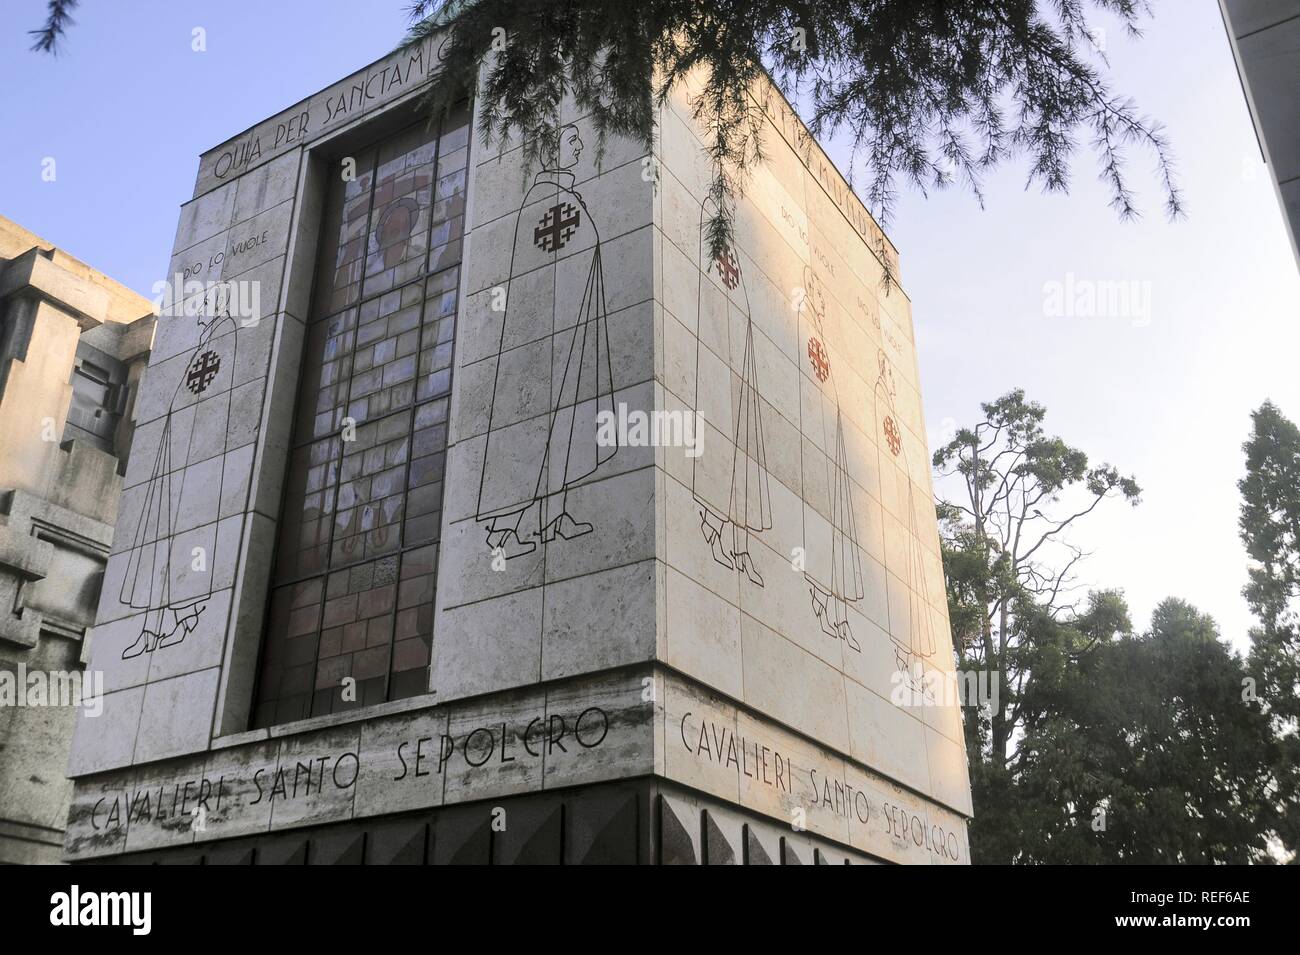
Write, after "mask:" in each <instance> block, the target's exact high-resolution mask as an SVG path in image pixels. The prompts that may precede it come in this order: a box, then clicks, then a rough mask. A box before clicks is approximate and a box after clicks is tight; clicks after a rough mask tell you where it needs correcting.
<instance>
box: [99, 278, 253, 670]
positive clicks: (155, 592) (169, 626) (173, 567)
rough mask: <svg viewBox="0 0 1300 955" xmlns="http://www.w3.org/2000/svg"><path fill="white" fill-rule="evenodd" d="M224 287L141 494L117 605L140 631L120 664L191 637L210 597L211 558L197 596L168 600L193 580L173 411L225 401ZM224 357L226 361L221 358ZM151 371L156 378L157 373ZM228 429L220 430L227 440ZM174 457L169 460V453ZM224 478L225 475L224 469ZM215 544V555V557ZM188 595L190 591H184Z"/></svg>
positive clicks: (205, 317)
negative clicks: (182, 532) (130, 613)
mask: <svg viewBox="0 0 1300 955" xmlns="http://www.w3.org/2000/svg"><path fill="white" fill-rule="evenodd" d="M230 294H231V289H230V286H229V285H228V284H218V285H215V286H212V287H211V288H209V289H208V290H207V292H206V293H205V294H204V297H203V299H202V302H201V303H200V304H199V306H198V308H199V315H198V325H199V341H198V344H197V345H195V346H194V348H193V350H192V351H191V352H190V353H189V358H188V360H187V361H186V363H185V368H184V371H182V372H181V376H180V380H179V381H178V382H177V383H176V390H175V391H174V392H173V393H172V396H171V399H170V401H169V402H168V405H167V413H166V414H165V415H164V416H163V419H162V430H161V432H160V433H159V436H158V448H157V450H156V451H155V453H154V461H153V468H152V470H151V472H150V476H149V480H148V482H147V484H146V485H145V489H144V502H143V504H142V505H141V508H140V516H139V518H138V520H137V522H136V526H135V529H134V531H133V534H132V537H131V546H130V549H129V550H128V551H127V562H126V571H125V573H124V575H123V578H122V589H121V591H120V594H119V599H120V600H121V601H122V603H123V604H125V605H127V606H129V607H131V608H133V609H136V610H143V611H145V612H144V614H143V616H142V617H141V622H140V633H139V635H138V636H137V637H136V639H135V641H134V642H133V643H131V644H130V645H129V646H128V647H127V648H126V649H124V650H123V651H122V659H123V660H129V659H131V658H133V657H138V656H140V655H141V654H142V653H153V651H155V650H160V649H162V648H164V647H170V646H175V645H176V644H178V643H180V642H181V641H183V640H184V639H185V637H186V636H188V635H189V634H190V633H192V632H193V630H194V628H195V627H196V626H198V622H199V616H200V615H201V614H202V613H203V611H204V609H205V608H206V606H207V603H208V601H209V600H210V599H211V597H212V578H211V569H212V567H214V566H215V563H214V562H215V559H216V554H215V552H214V553H209V554H205V555H203V564H202V566H203V568H204V569H203V570H202V571H201V573H202V574H203V577H202V578H200V579H201V580H202V584H201V586H200V587H199V588H198V590H199V592H197V593H192V592H186V593H182V594H173V592H172V588H173V586H174V585H175V584H176V583H177V582H178V581H179V580H182V579H193V575H194V573H195V572H196V568H195V566H194V561H195V560H196V559H197V557H196V556H195V555H192V554H190V553H181V552H179V551H174V547H173V545H174V536H175V534H176V532H177V521H178V518H179V514H178V513H177V506H178V503H179V497H180V491H181V487H182V482H183V479H184V476H185V467H186V462H187V460H188V458H189V456H190V451H191V444H192V442H193V436H192V434H191V435H188V436H186V437H185V440H184V442H183V443H180V442H177V441H176V440H175V435H174V434H173V428H172V425H173V421H174V420H175V418H176V415H177V413H178V412H180V411H181V410H183V409H185V408H190V407H193V408H194V409H195V415H194V416H193V418H191V428H193V422H194V421H196V420H197V418H198V408H199V406H200V405H201V404H202V403H204V402H206V401H210V400H228V395H229V392H230V390H231V386H232V382H233V380H234V373H233V368H232V367H231V366H233V363H234V361H233V352H234V350H233V349H230V350H229V351H226V349H223V348H219V347H217V340H218V339H220V338H222V337H224V336H226V335H227V334H233V333H236V332H237V329H238V326H237V323H236V322H235V320H234V319H233V318H232V317H231V316H230V311H229V306H230ZM223 351H224V352H226V357H224V358H223V355H222V352H223ZM155 373H156V372H155ZM225 435H226V427H225V426H223V427H222V428H221V439H222V442H223V447H222V450H223V451H224V441H225ZM174 453H175V454H176V455H177V457H176V458H173V454H174ZM223 478H224V470H223ZM205 491H206V492H207V493H211V494H215V495H216V497H217V500H220V499H221V491H222V486H221V483H220V482H218V484H217V486H216V487H213V488H206V489H205ZM215 548H216V541H215V537H214V540H213V545H212V549H213V550H214V551H215ZM187 589H188V588H187Z"/></svg>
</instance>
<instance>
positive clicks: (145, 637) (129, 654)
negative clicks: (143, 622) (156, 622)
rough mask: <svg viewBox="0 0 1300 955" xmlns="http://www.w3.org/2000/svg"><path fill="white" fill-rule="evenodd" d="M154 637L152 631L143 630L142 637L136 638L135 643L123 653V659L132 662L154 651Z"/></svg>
mask: <svg viewBox="0 0 1300 955" xmlns="http://www.w3.org/2000/svg"><path fill="white" fill-rule="evenodd" d="M154 637H155V634H154V632H153V631H152V630H147V629H141V631H140V636H138V637H136V638H135V643H133V644H131V645H130V646H129V647H127V648H126V649H125V650H123V651H122V659H123V660H131V659H133V658H135V657H138V656H139V655H140V654H142V653H146V652H148V651H149V650H151V649H153V647H152V644H153V639H154Z"/></svg>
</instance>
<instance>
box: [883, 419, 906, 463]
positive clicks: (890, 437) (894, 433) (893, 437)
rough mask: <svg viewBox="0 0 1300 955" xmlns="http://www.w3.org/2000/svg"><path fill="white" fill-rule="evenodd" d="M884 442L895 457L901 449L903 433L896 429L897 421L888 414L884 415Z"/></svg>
mask: <svg viewBox="0 0 1300 955" xmlns="http://www.w3.org/2000/svg"><path fill="white" fill-rule="evenodd" d="M885 443H886V444H888V445H889V450H890V451H892V452H893V454H894V456H895V457H897V456H898V452H899V451H902V450H903V435H902V433H901V432H900V431H899V430H898V423H897V422H896V421H894V419H893V417H891V416H890V415H885Z"/></svg>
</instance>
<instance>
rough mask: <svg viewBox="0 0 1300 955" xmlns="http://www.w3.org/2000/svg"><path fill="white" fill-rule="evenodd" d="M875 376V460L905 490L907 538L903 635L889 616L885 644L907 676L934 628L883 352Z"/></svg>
mask: <svg viewBox="0 0 1300 955" xmlns="http://www.w3.org/2000/svg"><path fill="white" fill-rule="evenodd" d="M876 365H877V369H878V373H877V376H876V385H875V408H876V412H875V413H876V447H877V450H878V453H879V456H880V472H881V475H882V484H883V483H884V479H883V476H884V474H885V473H886V472H885V469H886V468H894V469H895V470H896V472H898V476H897V479H896V481H895V483H897V484H900V485H901V486H903V487H906V489H907V490H906V492H905V493H904V494H903V495H902V497H903V501H902V502H901V503H902V504H903V505H904V507H906V509H907V521H906V525H905V526H906V534H905V536H906V539H907V564H906V567H905V571H906V575H905V576H904V578H903V583H904V584H905V585H906V587H907V601H908V608H907V630H906V631H905V632H901V633H900V632H899V630H898V624H897V622H895V621H894V619H893V614H892V613H891V614H890V618H891V619H890V622H891V626H890V639H891V640H892V641H893V644H894V658H895V660H896V662H897V663H898V668H899V670H901V671H903V672H905V673H907V674H909V676H910V675H912V674H913V670H914V669H916V668H917V667H918V666H919V665H920V663H921V661H922V660H924V659H928V658H929V657H931V656H933V655H934V652H935V639H934V627H933V623H932V620H931V616H930V615H931V610H930V588H929V584H928V582H927V581H928V577H927V575H926V572H925V561H924V556H923V551H922V550H921V529H920V527H919V526H918V524H917V520H916V495H915V485H914V484H913V482H912V469H911V461H910V458H909V456H908V454H907V449H906V447H905V446H904V441H903V424H902V421H901V419H900V418H899V414H898V407H897V401H896V399H897V395H898V388H897V386H896V385H895V384H894V372H893V369H892V368H891V367H890V364H889V360H888V359H887V358H886V357H885V352H884V350H883V349H878V350H877V352H876Z"/></svg>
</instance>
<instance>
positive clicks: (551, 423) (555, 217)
mask: <svg viewBox="0 0 1300 955" xmlns="http://www.w3.org/2000/svg"><path fill="white" fill-rule="evenodd" d="M582 149H583V142H582V137H581V136H580V135H579V133H578V129H577V127H576V126H572V125H568V126H564V127H563V128H562V129H560V130H559V132H558V134H556V135H555V136H554V137H553V138H552V139H551V141H550V142H549V143H548V146H547V150H546V153H547V155H546V156H545V159H544V162H543V166H542V169H541V170H539V171H538V173H537V175H536V176H535V177H534V179H533V183H532V185H531V186H530V187H529V189H528V191H527V193H526V194H525V195H524V199H523V202H522V203H521V204H520V208H519V212H518V213H517V215H516V216H515V229H514V244H513V246H512V248H511V256H510V268H509V272H508V276H509V278H508V280H507V285H506V289H505V315H504V317H503V321H502V324H501V341H500V343H499V346H498V349H497V361H496V372H495V379H494V382H493V387H492V397H491V405H490V407H489V410H488V433H487V439H486V445H485V447H484V451H483V468H482V472H481V475H480V480H479V494H478V505H477V509H476V513H475V518H476V520H478V521H479V523H481V524H483V525H484V526H485V528H486V530H487V544H488V547H489V548H490V549H492V550H493V551H497V550H498V549H499V550H500V551H501V552H502V553H503V554H504V556H505V557H506V558H507V559H510V558H513V557H519V556H522V555H524V554H529V553H532V552H533V551H535V550H536V549H537V544H538V542H539V541H540V542H551V541H554V540H555V539H556V538H557V537H558V538H561V539H564V540H570V539H573V538H575V537H581V536H583V535H584V534H589V533H591V531H592V530H593V525H592V523H591V522H590V518H591V516H592V515H589V514H581V513H576V512H575V511H574V510H573V509H572V505H571V502H570V496H569V491H570V490H571V489H572V488H573V487H574V486H575V485H577V484H579V483H580V482H582V481H583V480H584V479H586V478H588V477H590V476H591V475H592V474H593V473H595V471H596V469H597V468H599V467H600V466H601V465H602V464H604V463H605V462H606V461H608V460H609V459H610V458H611V457H613V456H614V453H615V452H616V451H617V450H618V444H617V440H613V441H605V442H603V443H602V442H601V441H600V440H598V430H597V423H598V416H599V415H600V414H601V413H602V412H603V413H607V414H609V415H611V416H612V415H613V413H614V389H613V371H612V367H611V364H610V351H609V330H608V321H607V309H606V305H605V276H604V271H603V268H602V265H601V244H600V233H599V231H598V230H597V228H596V223H595V221H594V220H593V218H592V215H591V211H590V209H588V207H587V204H586V202H585V201H584V200H583V198H582V195H581V194H580V193H579V192H578V191H577V190H576V189H575V188H574V175H575V174H574V167H575V166H576V165H577V162H578V158H579V156H581V154H582ZM548 386H549V393H548V392H547V390H546V389H547V388H548ZM539 399H540V400H541V401H543V402H544V403H543V404H542V405H541V410H542V413H540V414H539V413H538V411H539V408H538V407H537V406H536V405H537V403H538V400H539ZM584 518H585V519H584Z"/></svg>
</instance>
